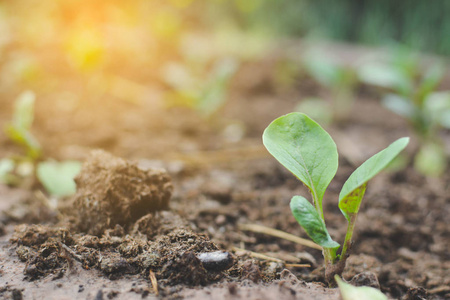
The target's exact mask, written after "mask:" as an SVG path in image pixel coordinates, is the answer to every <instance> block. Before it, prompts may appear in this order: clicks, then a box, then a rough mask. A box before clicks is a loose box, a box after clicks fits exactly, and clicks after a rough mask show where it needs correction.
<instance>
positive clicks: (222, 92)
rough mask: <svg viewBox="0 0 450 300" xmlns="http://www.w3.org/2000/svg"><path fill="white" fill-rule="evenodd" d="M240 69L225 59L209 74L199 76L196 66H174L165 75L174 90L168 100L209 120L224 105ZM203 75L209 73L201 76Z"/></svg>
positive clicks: (231, 60) (169, 94) (233, 61)
mask: <svg viewBox="0 0 450 300" xmlns="http://www.w3.org/2000/svg"><path fill="white" fill-rule="evenodd" d="M237 67H238V64H237V62H236V61H235V60H233V59H222V60H219V61H218V62H217V63H216V64H215V65H214V66H213V68H212V69H211V70H209V71H208V72H207V74H201V75H196V74H194V73H195V72H194V69H195V68H194V67H193V68H192V70H189V69H187V68H185V67H183V66H181V65H177V64H172V65H170V67H168V68H167V69H166V71H167V72H166V75H165V80H166V82H167V83H168V84H169V85H170V88H171V92H169V93H168V98H169V100H170V101H171V103H172V105H175V106H187V107H189V108H192V109H193V110H195V111H197V112H198V113H199V114H200V115H201V116H203V117H204V118H209V117H211V116H212V115H214V113H216V112H217V111H218V110H219V109H220V108H221V107H222V106H223V105H224V103H225V100H226V97H227V94H228V86H229V83H230V81H231V78H232V77H233V75H234V74H235V72H236V70H237ZM197 68H199V66H197ZM205 68H206V67H205ZM200 69H201V68H200ZM203 72H205V70H201V72H199V73H203Z"/></svg>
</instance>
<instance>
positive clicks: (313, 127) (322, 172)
mask: <svg viewBox="0 0 450 300" xmlns="http://www.w3.org/2000/svg"><path fill="white" fill-rule="evenodd" d="M263 143H264V146H265V147H266V148H267V150H268V151H269V152H270V154H272V155H273V156H274V157H275V158H276V159H277V160H278V161H279V162H280V163H281V164H282V165H283V166H285V167H286V168H287V169H288V170H289V171H291V172H292V173H293V174H294V175H295V176H296V177H297V178H298V179H299V180H301V181H302V182H303V183H304V184H305V185H306V186H307V187H308V188H309V189H310V191H311V194H312V195H313V198H314V199H317V200H318V201H319V205H320V207H322V198H323V195H324V193H325V190H326V189H327V187H328V185H329V184H330V182H331V180H332V179H333V177H334V175H335V174H336V171H337V167H338V153H337V149H336V144H335V143H334V141H333V139H332V138H331V136H330V135H329V134H328V133H327V132H326V131H325V130H324V129H323V128H322V127H320V125H319V124H317V123H316V122H314V121H313V120H312V119H310V118H309V117H308V116H306V115H305V114H302V113H290V114H287V115H285V116H282V117H280V118H278V119H276V120H274V121H273V122H272V123H271V124H270V125H269V126H268V127H267V128H266V130H265V131H264V134H263ZM315 201H316V200H315Z"/></svg>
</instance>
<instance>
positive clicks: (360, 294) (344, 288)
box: [334, 275, 388, 300]
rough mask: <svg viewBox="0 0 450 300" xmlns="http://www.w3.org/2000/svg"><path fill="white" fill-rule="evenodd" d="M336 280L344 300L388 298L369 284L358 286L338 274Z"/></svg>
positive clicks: (379, 299) (384, 299)
mask: <svg viewBox="0 0 450 300" xmlns="http://www.w3.org/2000/svg"><path fill="white" fill-rule="evenodd" d="M334 279H335V280H336V282H337V284H338V286H339V291H340V292H341V297H342V299H343V300H387V299H388V298H387V297H386V296H385V295H384V294H383V293H382V292H380V291H379V290H377V289H376V288H373V287H369V286H361V287H356V286H353V285H351V284H348V283H345V282H344V281H343V280H342V279H341V278H340V277H339V276H338V275H336V276H335V277H334Z"/></svg>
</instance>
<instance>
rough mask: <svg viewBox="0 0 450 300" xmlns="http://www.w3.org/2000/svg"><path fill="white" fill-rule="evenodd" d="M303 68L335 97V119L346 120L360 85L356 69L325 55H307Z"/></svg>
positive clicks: (332, 108)
mask: <svg viewBox="0 0 450 300" xmlns="http://www.w3.org/2000/svg"><path fill="white" fill-rule="evenodd" d="M303 66H304V69H305V71H306V72H307V74H308V75H309V76H311V77H312V78H313V79H314V81H316V82H317V83H319V84H320V85H321V86H323V87H324V88H325V89H327V90H329V91H330V94H331V95H333V102H332V103H331V111H332V114H333V119H335V120H337V121H341V120H345V119H346V118H347V117H348V115H349V113H350V111H351V108H352V106H353V102H354V101H355V95H354V92H355V89H356V87H357V84H358V77H357V73H356V71H355V70H354V68H352V67H351V66H347V65H344V64H339V63H337V62H334V61H333V60H331V59H330V58H329V57H328V56H327V55H324V54H321V55H319V54H314V55H313V54H307V55H306V56H305V58H304V60H303ZM316 103H319V102H316ZM300 105H301V104H300ZM319 105H321V104H319Z"/></svg>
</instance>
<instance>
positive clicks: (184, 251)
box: [0, 58, 450, 300]
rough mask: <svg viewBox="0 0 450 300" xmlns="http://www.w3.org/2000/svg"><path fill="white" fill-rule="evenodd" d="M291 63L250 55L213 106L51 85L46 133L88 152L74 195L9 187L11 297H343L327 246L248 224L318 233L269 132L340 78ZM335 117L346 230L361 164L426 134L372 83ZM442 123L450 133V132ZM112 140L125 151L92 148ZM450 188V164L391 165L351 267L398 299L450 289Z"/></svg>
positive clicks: (2, 285)
mask: <svg viewBox="0 0 450 300" xmlns="http://www.w3.org/2000/svg"><path fill="white" fill-rule="evenodd" d="M276 62H277V60H276V59H273V58H270V59H267V60H266V61H259V62H248V63H246V64H244V65H243V66H242V69H241V70H240V72H239V73H238V74H237V76H236V78H235V82H234V84H233V88H232V94H231V97H230V99H229V101H228V102H227V104H226V106H225V107H224V108H223V110H222V111H221V113H220V114H217V115H216V116H214V117H212V118H210V119H208V120H204V119H201V118H200V117H199V116H198V115H197V114H196V113H195V112H193V111H189V110H185V109H181V108H172V109H167V108H164V106H163V105H161V102H158V99H159V98H158V97H156V96H155V98H154V99H156V100H155V101H142V102H139V103H130V102H125V101H120V100H116V99H115V100H111V101H107V100H106V99H100V100H93V101H92V102H89V101H86V100H84V101H82V100H80V101H79V102H78V104H77V106H74V107H73V108H72V109H71V110H66V111H58V109H57V106H55V105H52V103H53V101H54V99H53V98H52V97H51V95H43V96H42V97H39V99H38V101H37V116H36V122H35V126H34V129H33V133H34V134H35V135H36V137H37V138H38V140H40V141H41V143H42V145H43V146H44V152H45V153H46V155H48V156H49V157H54V158H57V159H67V158H71V159H74V158H75V159H83V160H85V161H86V162H85V164H84V166H83V170H82V173H81V174H80V175H79V176H78V177H77V179H76V182H77V185H78V191H77V194H76V195H75V196H73V197H70V198H67V199H62V200H60V201H59V209H58V210H57V211H55V210H54V209H52V207H51V206H50V205H48V203H49V199H47V198H46V197H45V196H44V195H43V194H42V193H41V192H37V190H40V189H41V187H40V186H39V185H38V184H37V183H36V182H31V183H27V184H26V185H25V184H24V185H22V186H21V187H6V186H0V208H1V210H2V211H3V212H2V214H1V217H0V221H1V224H2V225H1V227H0V233H1V237H0V243H1V248H0V259H1V261H2V264H1V267H0V298H4V299H35V298H36V299H37V298H42V299H141V298H147V299H152V298H158V297H159V298H167V299H211V298H213V299H277V298H279V299H339V294H338V291H337V290H336V289H332V288H327V287H326V284H325V279H324V270H323V267H322V263H323V260H322V255H321V253H320V251H318V250H315V249H310V248H307V247H305V246H302V245H298V244H295V243H293V242H291V241H287V240H283V239H280V238H276V237H272V236H269V235H267V234H262V233H254V232H251V231H248V230H243V229H242V226H241V225H242V224H260V225H264V226H267V227H270V228H275V229H279V230H282V231H285V232H289V233H292V234H294V235H297V236H301V237H306V235H305V233H304V232H303V231H302V229H301V228H300V226H299V225H298V224H297V223H296V221H295V219H294V217H293V216H292V215H291V212H290V210H289V205H288V204H289V201H290V199H291V197H292V196H293V195H296V194H301V195H304V196H308V194H307V190H306V188H304V187H303V186H302V185H301V183H300V182H299V181H298V180H296V178H295V177H294V176H293V175H291V174H290V173H289V172H288V171H286V170H285V169H284V168H283V167H281V166H280V165H279V164H278V163H277V162H276V161H275V160H274V159H273V158H272V157H270V156H269V155H268V154H267V152H266V151H265V150H264V148H263V147H262V145H261V141H260V138H261V134H262V131H263V130H264V128H265V127H266V126H267V125H268V124H269V123H270V121H271V120H273V119H274V118H276V117H278V116H280V115H282V114H285V113H288V112H290V111H293V110H294V109H295V106H296V105H297V104H298V102H299V101H300V100H301V99H302V98H303V97H305V96H314V95H316V94H321V95H324V94H325V95H326V91H323V90H321V89H320V87H318V86H316V85H315V84H314V83H313V82H311V81H309V80H306V79H304V78H303V79H302V80H300V79H299V80H297V81H294V82H296V84H294V85H292V86H289V87H287V88H283V89H280V88H279V87H278V86H277V85H276V84H275V83H274V82H275V80H274V78H273V74H272V71H271V70H273V68H274V65H275V64H276ZM250 78H251V80H250ZM81 85H82V82H81V83H80V86H81ZM75 89H76V87H75ZM155 102H158V103H160V104H159V105H156V106H155ZM105 103H107V105H105ZM0 111H1V115H2V119H1V123H2V124H0V126H2V125H4V123H5V122H6V121H7V120H8V118H9V117H8V116H10V112H11V101H10V99H9V98H8V97H7V96H6V95H4V94H3V95H2V96H1V98H0ZM328 130H329V132H330V134H331V136H332V137H333V138H334V139H335V141H336V143H337V145H338V150H339V152H340V169H339V171H338V173H337V176H336V178H335V179H334V180H333V182H332V183H331V185H330V187H329V189H328V192H327V194H326V195H325V200H324V210H325V218H326V220H327V225H328V227H329V229H330V234H331V236H333V238H334V239H335V240H336V241H340V242H342V241H343V238H344V235H345V229H346V228H345V218H344V217H343V216H342V214H341V213H340V211H339V209H338V207H337V199H338V193H339V191H340V188H341V187H342V185H343V183H344V182H345V180H346V178H347V177H348V176H349V175H350V174H351V172H352V171H353V170H354V169H355V168H356V166H357V165H359V164H360V163H361V162H362V161H363V160H365V159H366V158H368V157H370V155H371V154H373V153H375V152H377V151H379V150H380V149H382V148H384V147H385V146H387V145H388V144H389V143H390V142H392V141H393V140H395V139H397V138H399V137H402V136H412V134H411V132H409V130H408V127H407V124H406V123H405V122H404V121H403V120H402V119H401V118H399V117H397V116H395V115H393V114H392V113H389V112H388V111H386V110H385V109H384V108H382V107H381V106H380V104H379V102H378V99H377V96H376V94H375V93H374V92H373V91H371V90H369V89H367V88H365V87H361V89H360V91H359V92H358V100H357V101H356V103H355V105H354V108H353V113H352V114H351V117H350V118H349V119H348V120H347V121H345V122H341V123H339V124H338V125H333V126H330V127H329V128H328ZM442 136H443V137H444V140H445V141H446V142H447V144H448V143H449V142H448V140H449V139H450V133H449V132H442ZM412 137H413V141H412V146H411V147H410V148H409V149H410V150H409V152H410V154H411V152H412V151H414V147H415V143H417V141H416V140H415V139H414V136H412ZM0 143H1V145H2V147H1V148H0V154H1V155H8V154H10V153H14V152H17V151H20V149H18V148H16V146H15V145H13V144H12V143H11V142H9V141H8V140H7V139H6V137H4V136H2V137H1V138H0ZM97 148H101V149H103V150H106V151H108V152H110V153H112V154H113V155H115V156H113V155H110V154H107V153H106V152H102V151H94V152H93V154H92V155H91V156H89V155H90V153H91V149H97ZM118 157H123V158H124V159H122V158H118ZM449 195H450V174H449V173H447V174H445V175H444V176H443V177H442V178H425V177H423V176H421V175H419V174H417V173H416V171H414V169H412V168H411V167H410V166H408V167H406V168H405V169H404V170H402V171H396V172H385V173H383V174H380V175H379V176H377V177H376V178H375V179H374V180H373V181H371V182H370V184H369V186H368V190H367V193H366V196H365V199H364V202H363V205H362V210H361V213H360V215H359V217H358V221H357V226H356V232H355V236H354V241H355V242H354V245H353V248H352V255H351V257H350V258H349V260H348V262H347V268H346V270H345V271H344V274H343V275H344V278H345V279H346V280H352V283H353V284H355V285H369V286H374V287H377V288H380V289H381V290H382V291H383V292H384V293H385V294H387V295H388V296H389V297H390V298H394V299H411V300H412V299H450V260H449V258H450V256H449V252H448V245H450V228H449V226H448V216H449V215H450V203H449V202H450V196H449ZM249 251H252V252H249ZM253 252H254V253H259V254H264V255H266V256H268V257H271V259H262V258H256V257H254V256H252V253H253ZM295 264H309V265H311V267H297V266H295ZM352 278H353V279H352Z"/></svg>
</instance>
